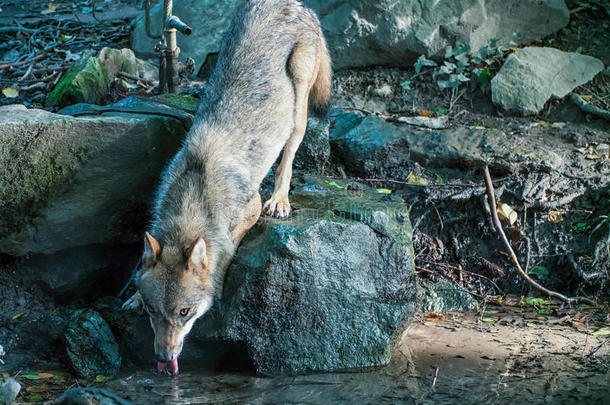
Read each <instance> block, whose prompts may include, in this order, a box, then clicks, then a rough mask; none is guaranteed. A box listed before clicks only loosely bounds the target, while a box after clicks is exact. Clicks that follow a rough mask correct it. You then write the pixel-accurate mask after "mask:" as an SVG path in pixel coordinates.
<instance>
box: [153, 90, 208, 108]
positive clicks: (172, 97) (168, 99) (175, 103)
mask: <svg viewBox="0 0 610 405" xmlns="http://www.w3.org/2000/svg"><path fill="white" fill-rule="evenodd" d="M151 100H152V101H156V102H158V103H161V104H165V105H167V106H170V107H174V108H179V109H181V110H184V111H187V112H190V113H194V112H196V111H197V103H198V100H197V99H196V98H195V97H193V96H190V95H185V94H160V95H158V96H154V97H151Z"/></svg>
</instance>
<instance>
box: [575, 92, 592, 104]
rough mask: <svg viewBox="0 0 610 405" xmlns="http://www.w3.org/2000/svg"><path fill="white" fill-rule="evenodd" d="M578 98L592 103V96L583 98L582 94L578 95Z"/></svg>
mask: <svg viewBox="0 0 610 405" xmlns="http://www.w3.org/2000/svg"><path fill="white" fill-rule="evenodd" d="M578 97H580V98H582V99H583V100H584V101H586V102H587V103H588V102H590V101H591V96H581V95H580V94H579V95H578Z"/></svg>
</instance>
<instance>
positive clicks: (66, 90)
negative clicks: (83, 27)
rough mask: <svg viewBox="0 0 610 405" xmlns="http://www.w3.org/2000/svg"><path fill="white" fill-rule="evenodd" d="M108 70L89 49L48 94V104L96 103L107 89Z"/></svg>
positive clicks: (56, 105)
mask: <svg viewBox="0 0 610 405" xmlns="http://www.w3.org/2000/svg"><path fill="white" fill-rule="evenodd" d="M107 82H108V72H107V71H106V68H105V66H104V65H103V64H102V63H101V62H100V61H99V59H98V58H96V57H94V56H93V51H87V52H85V53H84V54H83V56H82V57H81V58H80V59H79V60H78V61H77V62H75V63H74V65H72V67H71V68H70V69H68V70H67V71H66V72H65V73H64V74H63V76H62V77H61V79H60V80H59V82H58V83H57V86H55V88H54V89H53V91H52V92H51V93H49V95H48V96H47V101H46V106H47V107H49V108H52V107H63V106H66V105H69V104H75V103H95V102H96V101H97V100H98V99H99V97H100V95H103V94H105V93H106V91H107Z"/></svg>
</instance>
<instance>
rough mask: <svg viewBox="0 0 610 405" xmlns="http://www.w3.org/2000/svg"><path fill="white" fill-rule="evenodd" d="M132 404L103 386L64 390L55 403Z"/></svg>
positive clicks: (69, 404) (64, 404)
mask: <svg viewBox="0 0 610 405" xmlns="http://www.w3.org/2000/svg"><path fill="white" fill-rule="evenodd" d="M81 404H95V405H131V402H129V401H126V400H124V399H123V398H120V397H118V396H116V395H115V394H113V393H111V392H109V391H107V390H105V389H103V388H71V389H69V390H67V391H66V392H64V394H63V395H62V396H61V397H59V398H58V399H57V400H55V402H53V405H81Z"/></svg>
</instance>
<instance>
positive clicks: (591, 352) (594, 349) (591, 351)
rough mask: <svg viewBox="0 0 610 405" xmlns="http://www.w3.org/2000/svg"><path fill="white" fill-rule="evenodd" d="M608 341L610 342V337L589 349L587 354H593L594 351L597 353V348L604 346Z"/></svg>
mask: <svg viewBox="0 0 610 405" xmlns="http://www.w3.org/2000/svg"><path fill="white" fill-rule="evenodd" d="M608 342H610V338H608V339H606V340H604V341H603V342H602V343H601V344H600V345H599V346H597V347H595V348H592V349H591V350H590V351H589V356H595V353H597V352H598V351H599V349H601V348H602V347H604V346H606V345H607V344H608Z"/></svg>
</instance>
